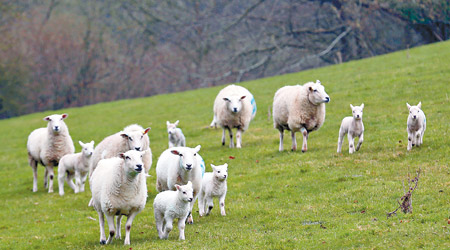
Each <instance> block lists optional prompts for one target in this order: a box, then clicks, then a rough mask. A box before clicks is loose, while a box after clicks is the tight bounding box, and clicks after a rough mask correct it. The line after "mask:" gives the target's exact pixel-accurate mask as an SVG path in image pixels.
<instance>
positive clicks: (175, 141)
mask: <svg viewBox="0 0 450 250" xmlns="http://www.w3.org/2000/svg"><path fill="white" fill-rule="evenodd" d="M179 122H180V121H178V120H177V121H176V122H175V123H170V122H169V121H167V133H168V134H169V148H172V147H186V138H185V137H184V134H183V131H181V129H180V128H177V126H178V123H179Z"/></svg>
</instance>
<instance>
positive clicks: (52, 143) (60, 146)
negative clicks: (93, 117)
mask: <svg viewBox="0 0 450 250" xmlns="http://www.w3.org/2000/svg"><path fill="white" fill-rule="evenodd" d="M68 116H69V115H68V114H62V115H56V114H55V115H50V116H46V117H45V118H44V121H47V122H48V124H47V128H38V129H36V130H34V131H33V132H31V133H30V135H29V136H28V141H27V151H28V163H29V164H30V166H31V168H32V169H33V192H37V190H38V188H37V166H38V163H41V165H43V166H44V167H45V174H44V187H45V188H47V181H48V177H50V181H48V192H49V193H52V192H53V177H54V173H53V167H56V166H58V164H59V160H60V159H61V157H63V156H64V155H66V154H73V153H74V152H75V147H74V145H73V141H72V137H70V134H69V128H68V127H67V125H66V123H65V122H64V119H66V118H67V117H68Z"/></svg>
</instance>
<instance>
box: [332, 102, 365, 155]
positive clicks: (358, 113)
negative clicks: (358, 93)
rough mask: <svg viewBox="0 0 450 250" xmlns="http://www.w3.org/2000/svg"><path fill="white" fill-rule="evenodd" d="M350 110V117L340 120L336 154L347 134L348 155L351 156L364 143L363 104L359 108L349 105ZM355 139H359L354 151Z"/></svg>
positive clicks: (339, 150)
mask: <svg viewBox="0 0 450 250" xmlns="http://www.w3.org/2000/svg"><path fill="white" fill-rule="evenodd" d="M350 108H351V109H352V116H348V117H345V118H344V119H342V123H341V128H340V129H339V139H338V147H337V152H338V153H340V152H341V149H342V142H343V141H344V136H345V134H347V137H348V152H349V153H350V154H353V153H354V152H355V150H356V151H358V150H359V148H360V147H361V145H362V143H363V141H364V124H363V121H362V117H363V109H364V103H363V104H361V106H353V105H351V104H350ZM355 137H358V138H359V140H358V145H357V146H356V149H355V142H354V138H355Z"/></svg>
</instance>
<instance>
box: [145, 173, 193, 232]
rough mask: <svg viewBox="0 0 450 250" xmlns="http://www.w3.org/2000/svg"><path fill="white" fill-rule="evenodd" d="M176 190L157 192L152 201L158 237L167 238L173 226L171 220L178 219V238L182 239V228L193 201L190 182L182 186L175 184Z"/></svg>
mask: <svg viewBox="0 0 450 250" xmlns="http://www.w3.org/2000/svg"><path fill="white" fill-rule="evenodd" d="M175 189H176V191H172V190H167V191H164V192H161V193H159V194H158V195H156V197H155V201H154V202H153V210H154V213H155V222H156V230H157V231H158V236H159V238H160V239H167V238H168V237H169V233H170V231H172V228H173V220H174V219H178V229H179V230H180V240H184V239H185V237H184V228H185V225H186V219H187V217H188V216H189V212H190V203H192V202H194V194H193V191H194V190H193V188H192V182H190V181H188V183H187V184H186V185H184V186H180V185H178V184H175Z"/></svg>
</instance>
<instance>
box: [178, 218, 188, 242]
mask: <svg viewBox="0 0 450 250" xmlns="http://www.w3.org/2000/svg"><path fill="white" fill-rule="evenodd" d="M185 221H186V220H185V218H180V219H178V229H179V230H180V238H179V239H180V240H184V239H185V237H184V228H185V227H186V223H185Z"/></svg>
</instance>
